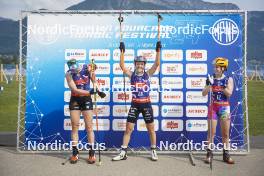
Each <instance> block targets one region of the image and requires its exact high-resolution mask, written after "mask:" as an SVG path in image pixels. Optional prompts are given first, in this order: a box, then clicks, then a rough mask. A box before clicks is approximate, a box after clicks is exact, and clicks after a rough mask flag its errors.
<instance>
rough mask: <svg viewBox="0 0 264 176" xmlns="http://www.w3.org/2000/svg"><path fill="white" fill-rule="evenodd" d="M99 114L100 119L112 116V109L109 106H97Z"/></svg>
mask: <svg viewBox="0 0 264 176" xmlns="http://www.w3.org/2000/svg"><path fill="white" fill-rule="evenodd" d="M97 114H98V116H99V117H108V116H110V107H109V106H108V105H97Z"/></svg>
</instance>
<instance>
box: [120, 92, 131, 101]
mask: <svg viewBox="0 0 264 176" xmlns="http://www.w3.org/2000/svg"><path fill="white" fill-rule="evenodd" d="M117 99H118V100H129V94H125V93H119V94H118V95H117Z"/></svg>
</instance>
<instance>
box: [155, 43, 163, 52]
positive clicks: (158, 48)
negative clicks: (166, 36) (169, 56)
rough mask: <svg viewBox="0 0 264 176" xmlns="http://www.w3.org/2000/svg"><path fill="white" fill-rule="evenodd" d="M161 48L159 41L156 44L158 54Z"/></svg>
mask: <svg viewBox="0 0 264 176" xmlns="http://www.w3.org/2000/svg"><path fill="white" fill-rule="evenodd" d="M161 48H162V45H161V41H158V42H157V43H156V52H159V51H160V49H161Z"/></svg>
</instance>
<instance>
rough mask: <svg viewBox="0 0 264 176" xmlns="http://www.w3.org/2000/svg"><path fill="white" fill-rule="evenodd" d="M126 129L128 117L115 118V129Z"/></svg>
mask: <svg viewBox="0 0 264 176" xmlns="http://www.w3.org/2000/svg"><path fill="white" fill-rule="evenodd" d="M125 130H126V119H114V120H113V131H125Z"/></svg>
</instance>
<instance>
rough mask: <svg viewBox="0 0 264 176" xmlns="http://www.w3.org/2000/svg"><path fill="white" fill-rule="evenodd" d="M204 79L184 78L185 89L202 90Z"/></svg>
mask: <svg viewBox="0 0 264 176" xmlns="http://www.w3.org/2000/svg"><path fill="white" fill-rule="evenodd" d="M205 80H206V78H204V77H188V78H186V88H187V89H203V88H204V86H205Z"/></svg>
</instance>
